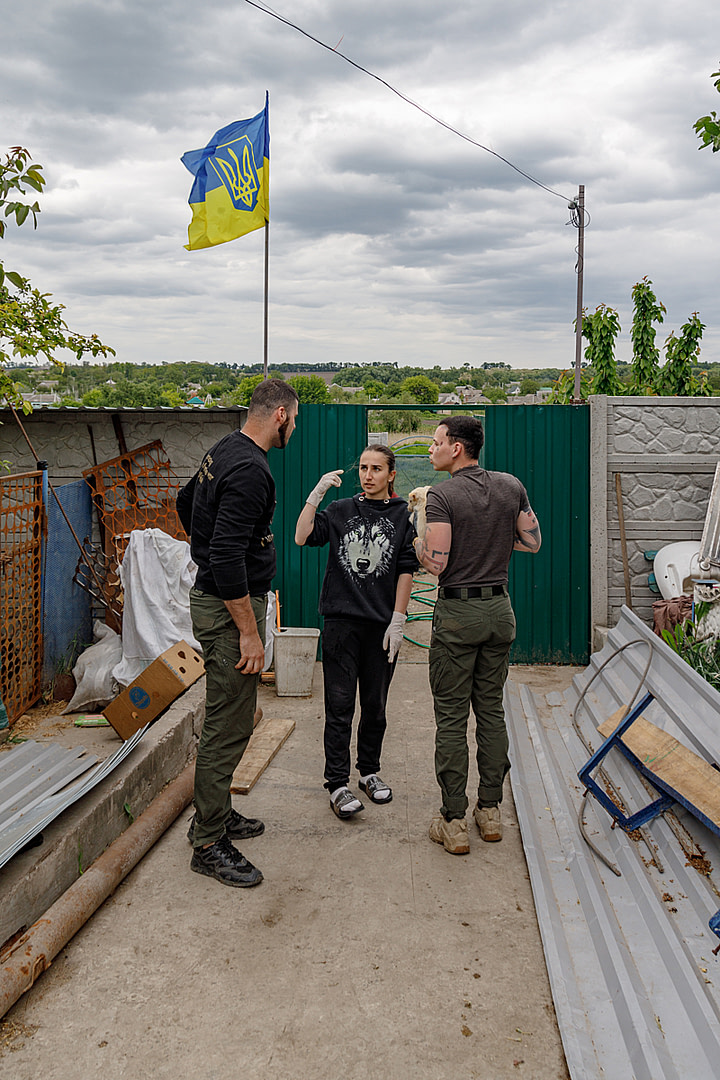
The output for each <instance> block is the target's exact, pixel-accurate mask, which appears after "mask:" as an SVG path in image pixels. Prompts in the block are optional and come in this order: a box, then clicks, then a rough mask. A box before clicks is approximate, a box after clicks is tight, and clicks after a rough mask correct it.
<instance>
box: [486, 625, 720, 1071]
mask: <svg viewBox="0 0 720 1080" xmlns="http://www.w3.org/2000/svg"><path fill="white" fill-rule="evenodd" d="M633 642H635V643H636V644H630V643H633ZM623 646H625V648H624V649H623V651H621V652H618V653H617V655H616V656H613V654H614V653H615V651H616V650H620V649H622V647H623ZM648 660H649V661H650V665H649V669H648V670H647V672H646V667H647V663H648ZM605 661H608V663H607V666H606V667H604V669H603V670H602V671H600V673H599V674H597V673H598V671H599V669H600V668H601V666H602V664H603V663H604V662H605ZM594 676H596V677H595V678H594V681H593V683H592V686H591V687H590V688H589V690H587V693H586V696H585V698H584V700H583V701H582V702H581V704H580V707H579V708H578V709H577V717H576V722H577V725H578V728H579V730H580V734H578V732H577V731H576V730H575V726H574V725H573V713H574V710H575V708H576V705H577V704H578V699H579V698H580V696H581V694H582V692H583V690H584V689H586V688H587V687H588V684H589V683H590V681H591V679H593V677H594ZM643 676H644V678H643ZM640 683H642V684H643V687H644V689H645V690H649V691H650V692H651V693H653V694H654V695H655V698H656V700H655V701H654V702H653V703H652V704H651V705H650V706H649V708H648V709H647V710H646V712H645V714H644V715H645V716H646V718H647V719H648V720H650V721H651V722H652V723H654V724H655V725H656V726H658V727H661V728H663V729H664V730H667V731H669V732H671V733H672V734H673V735H674V736H675V737H676V738H677V739H679V740H680V741H681V742H683V743H684V744H685V745H686V746H688V747H689V748H690V749H692V750H694V751H695V753H697V754H699V755H700V756H701V757H703V758H705V760H707V761H710V762H717V761H720V722H719V721H720V695H719V694H717V693H716V692H715V691H714V690H713V689H712V688H711V687H710V686H709V684H708V683H707V682H706V681H705V680H704V679H702V678H700V676H698V675H697V674H696V673H695V672H694V671H693V670H692V669H691V668H690V667H689V666H688V665H687V664H686V663H685V662H684V661H683V660H681V659H680V658H679V657H678V656H677V655H676V654H675V653H673V651H672V650H671V649H670V648H669V647H668V646H667V645H666V644H665V643H664V642H662V641H661V640H660V639H659V638H657V637H656V636H655V635H653V634H652V632H651V631H650V630H649V629H648V628H647V627H646V626H645V625H644V624H643V623H641V622H640V620H639V619H637V617H636V616H634V615H633V614H632V612H630V611H629V610H628V609H627V608H624V609H623V613H622V616H621V619H620V622H619V623H618V626H617V627H616V628H615V629H614V630H613V631H611V633H610V636H609V639H608V642H607V644H606V646H605V648H604V649H603V650H602V652H600V653H597V654H595V655H594V656H593V657H592V658H591V664H590V666H589V667H588V668H587V669H586V670H585V671H584V672H583V673H582V674H581V675H580V676H578V677H576V679H575V680H574V683H573V686H572V687H571V688H570V689H569V690H568V691H567V693H566V694H564V695H561V694H549V695H547V697H545V698H541V697H539V696H537V695H534V694H533V693H532V692H531V691H530V689H529V688H528V687H526V686H517V685H513V684H511V683H508V685H507V691H506V712H507V717H508V725H509V727H510V732H511V743H512V760H513V769H512V772H511V778H512V786H513V794H514V797H515V802H516V804H517V810H518V817H519V821H520V828H521V831H522V838H523V844H524V847H525V854H526V857H527V861H528V867H529V870H530V877H531V882H532V888H533V893H534V897H535V903H536V908H537V916H538V921H539V924H540V931H541V934H542V939H543V946H544V949H545V957H546V961H547V965H548V972H549V976H550V983H551V987H552V992H553V997H554V1001H555V1008H556V1012H557V1017H558V1023H559V1026H560V1033H561V1036H562V1040H563V1046H564V1049H565V1055H566V1059H567V1063H568V1068H569V1070H570V1074H571V1076H572V1078H573V1080H587V1077H590V1076H607V1077H612V1078H613V1080H687V1078H688V1077H692V1080H716V1078H717V1076H718V1068H719V1066H718V1062H719V1061H720V961H719V960H718V959H717V958H716V957H714V956H713V952H712V950H713V949H714V948H715V947H716V946H717V945H718V940H717V938H716V937H715V935H714V934H713V933H712V932H711V931H710V930H709V928H708V919H709V918H710V916H711V915H712V914H713V913H714V912H715V911H716V910H717V909H718V907H720V895H719V893H718V888H716V884H717V885H718V886H720V839H719V838H718V837H716V836H715V835H714V834H713V833H711V832H710V831H709V830H707V829H705V828H704V827H703V826H702V825H700V824H699V823H698V822H697V821H696V820H695V819H694V818H693V817H692V816H691V815H690V814H689V813H687V812H686V811H685V810H683V809H681V808H680V807H677V808H676V809H675V810H673V811H670V812H666V813H665V814H664V815H662V816H661V817H659V818H657V819H656V820H655V821H653V822H651V824H650V825H648V826H646V828H645V829H644V830H643V835H642V836H641V835H640V834H633V835H632V836H628V835H627V834H626V833H624V832H623V831H622V830H621V829H619V828H616V829H612V828H611V825H612V821H611V819H610V817H609V815H608V814H607V813H606V812H605V810H603V809H602V808H601V807H600V806H598V805H597V804H595V803H594V800H592V799H591V798H588V799H586V800H583V790H582V787H581V785H580V782H579V781H578V778H577V773H578V770H579V769H580V768H581V766H582V765H584V763H585V762H586V761H587V759H588V758H589V756H590V753H589V751H588V747H590V748H591V749H592V750H596V749H597V748H598V746H599V745H600V744H601V742H602V738H601V737H600V736H599V735H598V734H597V730H596V729H597V726H598V725H599V724H600V723H602V721H603V720H605V719H606V718H607V717H608V716H609V715H610V714H611V713H613V712H615V711H616V710H617V709H618V708H619V707H620V706H622V705H627V704H628V703H629V702H630V701H631V700H632V698H633V696H634V695H635V694H636V691H637V690H638V688H639V685H640ZM605 768H606V772H607V775H608V777H609V779H610V781H611V782H612V784H613V786H614V787H615V789H616V791H617V794H618V795H619V797H620V798H621V800H622V803H623V806H624V808H625V810H626V811H627V812H632V811H633V810H635V809H639V808H640V807H641V806H644V805H646V804H647V803H648V802H650V801H651V798H652V794H651V793H649V792H648V790H647V788H646V787H645V785H644V783H643V781H642V780H641V778H640V777H639V775H638V773H637V772H636V770H635V769H633V768H632V766H631V765H630V764H629V762H627V761H626V759H625V758H624V757H623V755H622V754H620V753H619V752H617V751H612V752H611V754H610V755H608V757H607V758H606V759H605ZM581 810H582V812H583V815H584V820H585V822H586V827H585V831H586V833H587V834H588V836H589V838H590V839H591V840H592V842H593V844H594V845H595V846H596V847H597V848H598V849H599V850H600V851H601V852H602V853H603V854H604V855H605V856H606V858H607V860H608V863H612V864H614V865H615V866H616V868H617V869H619V871H620V875H621V876H616V874H615V873H614V872H613V870H612V869H611V868H610V867H609V866H608V864H607V863H606V862H604V861H603V860H602V859H600V858H598V856H597V855H595V854H594V853H593V851H592V850H591V848H590V847H589V846H588V845H587V844H586V842H585V841H584V839H583V837H582V835H581V831H580V827H579V823H578V814H579V812H580V811H581ZM643 836H644V838H643Z"/></svg>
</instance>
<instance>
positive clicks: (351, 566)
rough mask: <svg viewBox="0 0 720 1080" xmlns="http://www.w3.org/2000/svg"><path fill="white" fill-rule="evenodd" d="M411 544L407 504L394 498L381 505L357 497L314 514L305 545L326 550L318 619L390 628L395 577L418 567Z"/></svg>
mask: <svg viewBox="0 0 720 1080" xmlns="http://www.w3.org/2000/svg"><path fill="white" fill-rule="evenodd" d="M414 539H415V530H414V528H413V527H412V524H411V523H410V519H409V517H408V506H407V503H406V502H405V500H404V499H400V498H398V497H397V496H393V498H391V499H389V500H388V501H387V502H384V501H383V500H382V499H366V498H365V496H364V495H362V494H360V495H355V496H354V497H353V498H352V499H338V500H337V501H336V502H333V503H330V505H329V506H328V508H327V510H322V511H320V513H318V514H316V515H315V524H314V526H313V531H312V532H311V533H310V535H309V537H308V538H307V540H306V541H305V542H306V544H307V545H308V546H309V547H321V546H322V545H323V544H329V545H330V551H329V555H328V564H327V570H326V571H325V580H324V581H323V585H322V590H321V593H320V604H319V609H320V614H321V615H324V616H325V617H326V618H330V619H333V618H334V619H369V620H371V621H372V622H381V623H384V624H387V623H389V622H390V619H391V618H392V613H393V610H394V607H395V589H396V586H397V581H398V578H399V577H400V575H401V574H412V573H414V572H415V571H416V570H417V568H418V561H417V558H416V555H415V551H414V549H413V546H412V542H413V540H414Z"/></svg>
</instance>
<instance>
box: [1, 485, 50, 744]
mask: <svg viewBox="0 0 720 1080" xmlns="http://www.w3.org/2000/svg"><path fill="white" fill-rule="evenodd" d="M42 482H43V474H42V472H29V473H17V474H15V475H12V476H2V477H0V664H1V666H0V698H2V700H3V702H4V704H5V708H6V709H7V713H8V719H9V721H10V723H11V724H12V723H13V722H14V721H15V720H17V718H18V717H19V716H21V715H22V714H23V712H25V710H26V709H27V708H29V706H30V705H32V704H34V703H35V702H36V701H37V700H38V698H39V697H40V694H41V689H42V687H41V681H42V661H43V638H42V581H41V577H42V575H41V559H42V540H43V533H44V529H45V509H44V507H43V499H42Z"/></svg>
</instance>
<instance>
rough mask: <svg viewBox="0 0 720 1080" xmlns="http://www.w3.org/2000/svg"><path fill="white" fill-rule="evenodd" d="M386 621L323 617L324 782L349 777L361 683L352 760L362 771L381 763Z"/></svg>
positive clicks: (389, 668)
mask: <svg viewBox="0 0 720 1080" xmlns="http://www.w3.org/2000/svg"><path fill="white" fill-rule="evenodd" d="M385 630H386V627H385V625H384V624H383V623H376V622H370V621H368V620H367V619H325V627H324V629H323V632H322V650H323V681H324V685H325V787H326V788H327V789H328V791H335V789H336V788H339V787H343V786H344V785H346V784H347V783H348V781H349V779H350V736H351V734H352V721H353V715H354V713H355V697H356V693H357V690H358V687H359V689H360V723H359V725H358V733H357V764H356V768H357V770H358V772H359V773H360V775H361V776H368V775H369V774H370V773H376V772H378V771H379V769H380V751H381V750H382V742H383V736H384V734H385V728H386V726H387V722H386V718H385V705H386V702H387V695H388V689H389V688H390V680H391V679H392V677H393V673H394V671H395V663H396V661H393V663H392V664H389V663H388V654H387V651H386V650H385V649H383V647H382V641H383V637H384V636H385Z"/></svg>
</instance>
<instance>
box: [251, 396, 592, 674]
mask: <svg viewBox="0 0 720 1080" xmlns="http://www.w3.org/2000/svg"><path fill="white" fill-rule="evenodd" d="M373 408H376V407H375V406H374V407H373ZM416 408H417V406H416ZM425 408H427V407H425ZM432 411H433V412H438V411H439V409H438V407H437V406H436V407H435V408H434V409H432ZM367 414H368V406H366V405H302V406H301V408H300V416H299V421H298V427H297V431H296V433H295V434H294V435H293V437H292V439H291V441H290V443H289V444H288V447H287V449H286V450H282V451H281V450H271V451H270V454H269V461H270V467H271V469H272V471H273V475H274V477H275V482H276V484H277V491H278V506H277V510H276V513H275V520H274V525H273V528H274V532H275V536H276V542H277V549H278V574H277V578H276V580H275V587H276V588H277V589H278V590H279V592H280V601H281V604H282V612H281V618H282V622H283V625H285V626H320V618H319V616H318V610H317V603H318V597H319V595H320V587H321V585H322V579H323V574H324V572H325V564H326V561H327V554H326V551H325V549H317V548H298V547H296V545H295V542H294V533H295V522H296V520H297V516H298V514H299V513H300V511H301V509H302V507H303V506H304V503H305V498H306V496H307V495H308V493H309V492H310V490H311V489H312V488H313V486H314V485H315V483H316V482H317V480H318V479H319V478H320V476H322V474H323V473H324V472H327V471H328V470H330V469H336V468H341V469H345V471H346V473H348V476H347V477H346V478H345V480H344V483H343V487H342V488H341V489H340V490H339V491H338V492H337V493H335V494H334V496H333V497H335V498H345V497H347V496H349V495H352V494H354V493H355V492H356V491H357V490H359V485H358V479H357V471H356V469H357V464H358V459H359V457H360V454H361V453H362V451H363V449H364V447H365V446H366V445H367V442H368V433H367ZM438 419H440V417H438ZM485 432H486V443H485V454H484V465H485V468H488V469H497V470H500V471H504V472H511V473H514V474H515V475H516V476H518V477H519V478H520V479H521V480H522V481H523V483H524V484H525V486H526V487H527V490H528V494H529V496H530V501H531V503H532V506H533V508H534V510H535V512H536V514H537V515H538V518H539V521H540V526H541V529H542V535H543V545H542V549H541V551H540V552H539V554H538V555H522V554H516V555H514V556H513V558H512V560H511V566H510V591H511V595H512V598H513V606H514V608H515V613H516V616H517V621H518V637H517V641H516V643H515V646H514V648H513V653H512V657H511V658H512V660H513V662H514V663H548V664H551V663H555V664H557V663H560V664H562V663H565V664H586V663H587V660H588V655H589V643H590V540H589V535H590V528H589V475H590V473H589V410H588V409H587V408H586V407H585V406H570V405H566V406H562V407H561V406H551V405H549V406H542V405H513V406H507V405H505V406H502V405H494V406H490V405H487V406H485ZM481 464H483V462H481ZM353 469H354V470H355V471H351V470H353ZM418 477H419V480H418V482H419V483H431V482H434V481H438V480H440V479H442V478H444V474H443V475H442V476H439V475H438V474H433V473H432V470H431V469H430V468H429V467H427V466H426V465H425V463H424V461H423V459H422V458H415V459H412V460H408V461H407V462H406V463H405V462H403V459H402V457H399V458H398V480H399V483H398V491H399V494H402V495H407V491H408V490H409V489H410V487H412V486H414V484H415V480H416V479H417V478H418ZM406 489H407V490H406ZM330 498H331V496H327V501H329V500H330ZM323 505H326V504H325V503H323Z"/></svg>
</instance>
